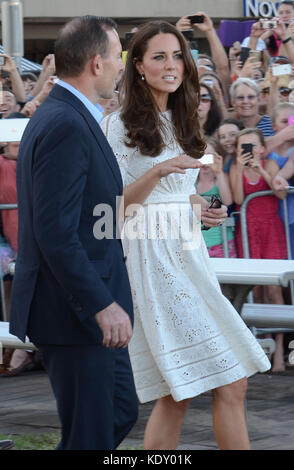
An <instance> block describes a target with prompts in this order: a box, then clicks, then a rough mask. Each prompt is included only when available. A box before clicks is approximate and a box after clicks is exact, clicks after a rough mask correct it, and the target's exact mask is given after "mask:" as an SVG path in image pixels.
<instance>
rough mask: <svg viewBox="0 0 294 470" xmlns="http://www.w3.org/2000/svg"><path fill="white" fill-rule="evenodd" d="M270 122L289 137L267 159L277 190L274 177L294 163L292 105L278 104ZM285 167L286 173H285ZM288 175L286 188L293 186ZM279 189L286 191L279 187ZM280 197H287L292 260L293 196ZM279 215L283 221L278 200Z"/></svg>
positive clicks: (281, 204)
mask: <svg viewBox="0 0 294 470" xmlns="http://www.w3.org/2000/svg"><path fill="white" fill-rule="evenodd" d="M272 122H273V128H274V129H275V131H276V132H277V133H278V132H282V131H284V132H287V133H288V135H289V137H288V138H286V136H284V137H285V138H284V140H283V141H282V142H281V144H280V145H279V146H277V147H276V148H275V151H274V152H271V153H270V154H269V155H268V157H267V162H268V165H270V167H271V174H272V178H273V187H274V188H275V189H279V185H277V182H278V181H279V179H276V176H277V175H278V174H279V176H282V174H281V171H280V170H282V169H283V168H285V166H286V164H287V162H288V161H290V163H289V166H291V164H292V162H293V161H294V104H291V103H281V104H278V105H277V106H276V107H275V108H274V110H273V113H272ZM287 168H288V167H286V172H287ZM287 174H288V175H289V176H288V177H287V179H288V180H289V181H287V186H293V185H294V184H293V178H292V177H293V174H291V171H290V172H287V173H286V175H287ZM280 189H282V190H283V189H286V187H285V188H283V187H280ZM281 195H282V197H283V198H285V197H287V206H288V222H289V231H290V243H291V255H292V259H294V194H289V195H288V196H287V193H286V191H284V192H282V193H281ZM279 214H280V216H281V218H282V220H283V221H284V207H283V201H282V200H280V205H279Z"/></svg>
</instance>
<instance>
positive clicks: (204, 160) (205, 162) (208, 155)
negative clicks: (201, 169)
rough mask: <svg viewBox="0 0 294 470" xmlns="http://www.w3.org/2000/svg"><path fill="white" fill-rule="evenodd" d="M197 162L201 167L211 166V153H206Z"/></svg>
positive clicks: (212, 159)
mask: <svg viewBox="0 0 294 470" xmlns="http://www.w3.org/2000/svg"><path fill="white" fill-rule="evenodd" d="M199 162H201V163H202V165H212V163H213V162H214V156H213V155H212V153H206V154H204V155H203V157H201V158H199Z"/></svg>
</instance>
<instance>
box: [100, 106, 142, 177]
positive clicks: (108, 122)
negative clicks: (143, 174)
mask: <svg viewBox="0 0 294 470" xmlns="http://www.w3.org/2000/svg"><path fill="white" fill-rule="evenodd" d="M100 126H101V129H102V131H103V132H104V134H105V137H106V139H107V140H108V143H109V145H110V147H111V148H112V151H113V153H114V155H115V157H116V159H117V163H118V164H119V168H120V171H121V174H122V179H123V184H124V186H127V185H128V184H130V183H131V182H132V180H130V178H129V177H128V166H129V161H130V157H131V154H132V152H133V151H134V149H132V148H130V147H128V146H127V145H126V143H125V141H126V129H125V126H124V124H123V122H122V120H121V119H120V114H119V112H115V113H112V114H110V115H109V116H106V117H105V118H104V119H103V120H102V122H101V124H100Z"/></svg>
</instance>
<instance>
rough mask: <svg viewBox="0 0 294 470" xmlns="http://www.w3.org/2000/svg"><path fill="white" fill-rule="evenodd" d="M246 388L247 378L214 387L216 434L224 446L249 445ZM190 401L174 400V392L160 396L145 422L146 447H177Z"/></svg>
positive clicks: (168, 448) (165, 448)
mask: <svg viewBox="0 0 294 470" xmlns="http://www.w3.org/2000/svg"><path fill="white" fill-rule="evenodd" d="M246 389H247V379H245V378H244V379H241V380H238V381H237V382H234V383H233V384H230V385H225V386H224V387H219V388H217V389H215V390H213V406H212V414H213V428H214V435H215V438H216V441H217V444H218V446H219V448H220V449H222V450H241V449H243V450H246V449H249V448H250V445H249V439H248V432H247V426H246V420H245V411H244V398H245V393H246ZM189 404H190V400H183V401H180V402H175V401H174V399H173V398H172V397H171V395H169V396H167V397H164V398H160V399H159V400H157V402H156V405H155V407H154V408H153V411H152V413H151V416H150V418H149V421H148V423H147V426H146V430H145V438H144V449H155V450H160V449H162V450H173V449H176V448H177V445H178V442H179V437H180V434H181V429H182V423H183V419H184V416H185V413H186V411H187V409H188V407H189Z"/></svg>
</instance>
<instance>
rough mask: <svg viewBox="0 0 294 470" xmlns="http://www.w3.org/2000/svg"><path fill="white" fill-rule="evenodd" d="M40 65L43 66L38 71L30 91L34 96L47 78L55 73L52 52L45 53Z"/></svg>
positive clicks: (40, 89)
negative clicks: (38, 74)
mask: <svg viewBox="0 0 294 470" xmlns="http://www.w3.org/2000/svg"><path fill="white" fill-rule="evenodd" d="M42 66H43V67H42V71H41V73H40V77H39V79H38V81H37V83H36V85H35V86H34V88H33V90H32V92H31V93H32V95H33V96H34V97H35V96H37V95H38V94H39V93H40V92H41V91H42V88H43V86H44V84H45V82H46V81H47V80H48V78H49V77H51V76H52V75H54V74H55V57H54V54H49V55H47V56H46V57H45V59H44V60H43V63H42Z"/></svg>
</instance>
